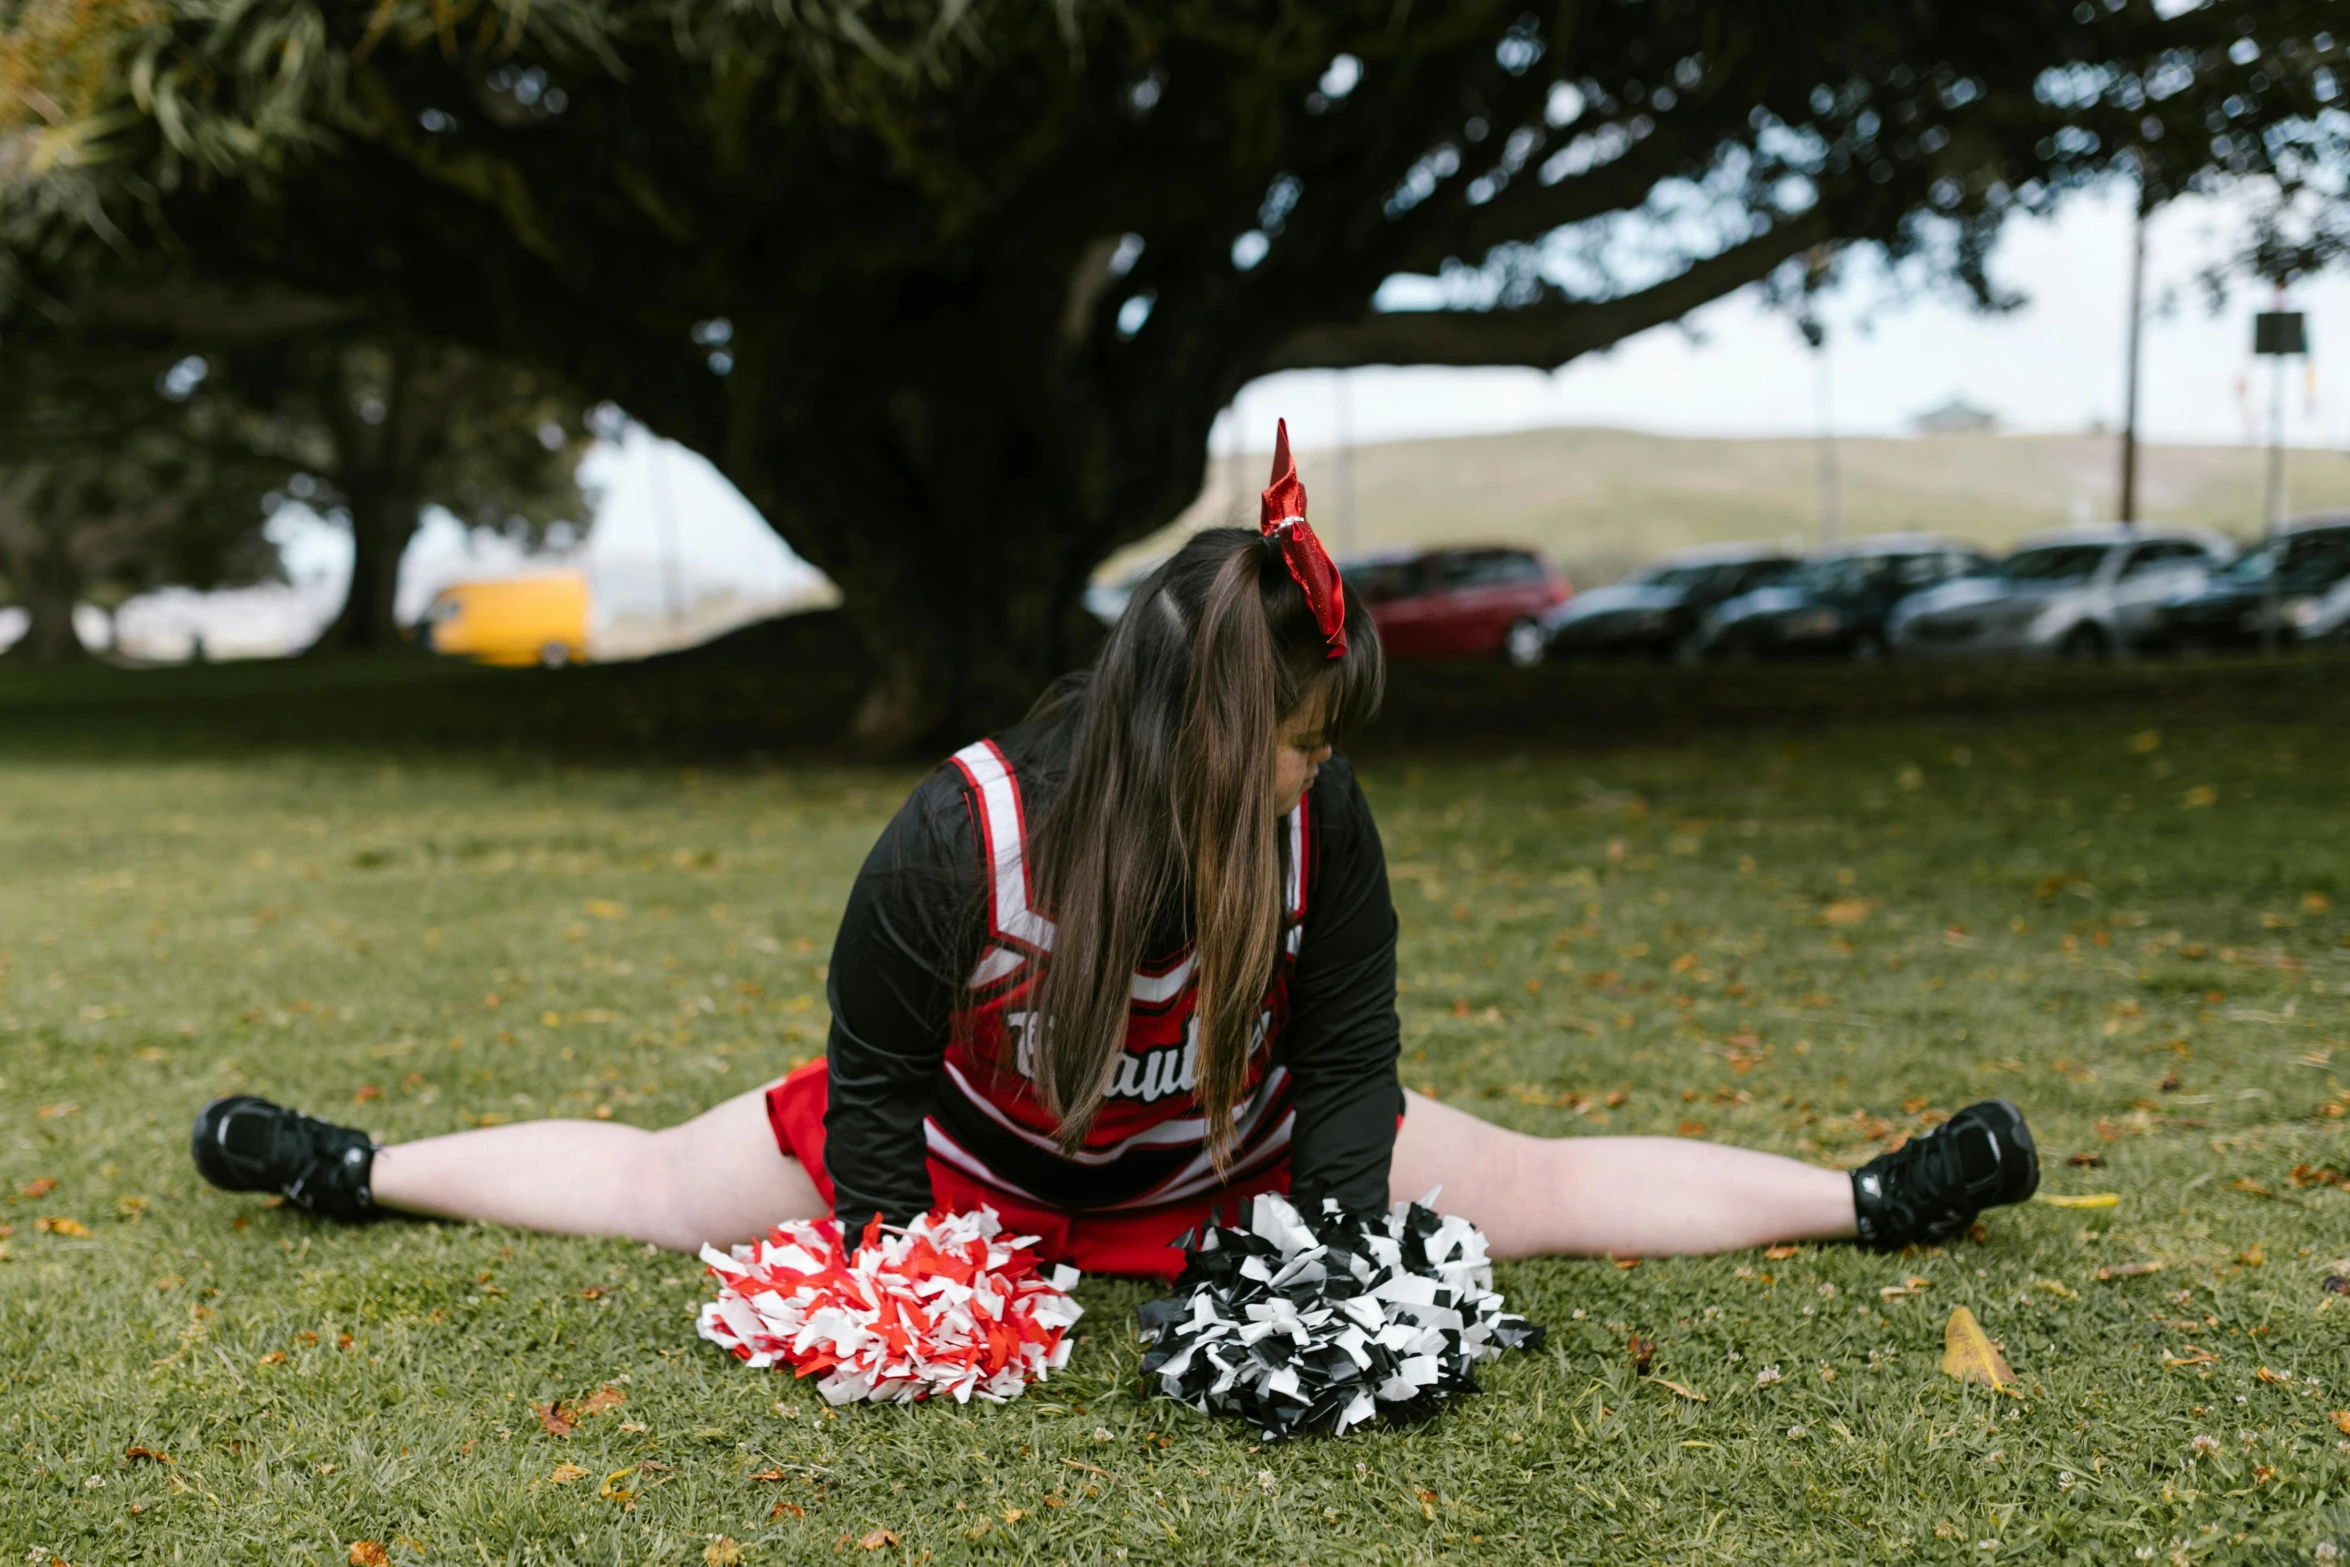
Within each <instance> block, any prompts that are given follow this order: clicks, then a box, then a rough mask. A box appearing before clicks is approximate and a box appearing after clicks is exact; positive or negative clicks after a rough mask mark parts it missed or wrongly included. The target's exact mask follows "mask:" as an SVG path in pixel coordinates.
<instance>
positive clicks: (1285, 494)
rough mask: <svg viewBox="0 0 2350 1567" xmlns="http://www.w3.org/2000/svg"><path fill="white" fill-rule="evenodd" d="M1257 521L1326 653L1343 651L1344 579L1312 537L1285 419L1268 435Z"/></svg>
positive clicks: (1338, 654) (1340, 655)
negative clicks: (1267, 472) (1268, 474)
mask: <svg viewBox="0 0 2350 1567" xmlns="http://www.w3.org/2000/svg"><path fill="white" fill-rule="evenodd" d="M1258 525H1259V526H1260V527H1261V528H1263V530H1264V534H1265V537H1266V539H1267V540H1269V541H1270V542H1271V543H1272V544H1273V546H1274V547H1275V548H1276V549H1278V550H1280V551H1281V563H1282V564H1283V565H1284V566H1287V567H1288V568H1289V574H1290V575H1291V576H1292V577H1295V578H1296V579H1297V585H1298V586H1299V587H1300V588H1303V589H1304V590H1305V595H1306V607H1307V608H1309V609H1311V610H1312V611H1313V612H1314V624H1315V625H1316V626H1319V627H1320V628H1321V631H1322V640H1323V641H1325V642H1327V643H1329V644H1330V652H1329V655H1328V656H1329V657H1331V658H1343V657H1344V656H1345V655H1346V584H1345V583H1344V582H1343V581H1341V580H1340V578H1339V575H1338V567H1337V566H1336V565H1335V564H1334V563H1333V562H1332V561H1331V559H1330V552H1329V551H1328V550H1326V549H1324V548H1322V541H1321V540H1320V539H1317V538H1315V537H1314V530H1313V528H1312V527H1311V526H1310V525H1309V524H1308V523H1307V522H1306V487H1305V486H1304V485H1303V484H1302V483H1300V482H1299V481H1298V477H1297V464H1296V463H1295V462H1293V461H1292V460H1291V459H1290V455H1289V421H1288V420H1286V419H1283V420H1281V421H1280V423H1279V424H1278V426H1277V427H1276V432H1275V434H1274V437H1273V482H1272V483H1271V484H1268V485H1266V486H1265V494H1264V499H1263V502H1262V509H1261V511H1260V512H1259V514H1258Z"/></svg>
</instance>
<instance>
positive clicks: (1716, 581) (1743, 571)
mask: <svg viewBox="0 0 2350 1567" xmlns="http://www.w3.org/2000/svg"><path fill="white" fill-rule="evenodd" d="M1794 567H1795V562H1794V561H1793V560H1792V559H1790V558H1789V557H1788V556H1787V555H1786V554H1784V553H1783V552H1781V551H1779V550H1775V549H1771V548H1769V547H1767V546H1764V545H1756V544H1715V545H1708V546H1706V547H1704V548H1701V549H1693V550H1682V551H1681V552H1680V553H1678V554H1674V555H1667V556H1666V557H1665V558H1664V559H1662V560H1655V561H1650V562H1649V563H1648V564H1647V565H1645V566H1642V567H1641V568H1640V569H1639V570H1637V571H1634V572H1632V573H1631V574H1630V575H1628V576H1626V577H1624V578H1623V579H1622V580H1621V581H1618V582H1611V583H1609V584H1608V585H1607V586H1606V587H1604V588H1592V589H1589V590H1588V591H1586V592H1582V593H1578V594H1576V595H1575V597H1574V598H1573V599H1571V600H1569V601H1568V602H1567V603H1565V604H1562V605H1560V606H1559V607H1558V608H1557V609H1554V610H1552V611H1550V613H1548V614H1546V615H1544V616H1543V617H1542V628H1543V630H1544V631H1546V632H1548V633H1549V634H1550V656H1551V657H1552V658H1554V659H1562V658H1578V657H1582V658H1602V657H1607V656H1610V655H1621V654H1645V655H1647V656H1649V657H1651V658H1679V659H1681V660H1683V661H1684V662H1686V661H1689V660H1691V659H1693V658H1694V656H1695V654H1696V650H1697V623H1698V621H1699V620H1701V619H1702V618H1703V617H1704V615H1705V613H1706V611H1707V610H1710V609H1712V608H1713V607H1714V606H1715V605H1716V604H1719V603H1721V602H1722V601H1723V600H1724V599H1733V598H1736V597H1737V596H1738V595H1739V594H1741V593H1751V592H1753V591H1754V590H1755V589H1756V588H1759V587H1764V586H1767V585H1768V584H1770V583H1773V582H1776V581H1778V580H1779V579H1780V578H1781V577H1784V576H1785V575H1786V574H1787V573H1788V572H1789V571H1792V570H1793V569H1794Z"/></svg>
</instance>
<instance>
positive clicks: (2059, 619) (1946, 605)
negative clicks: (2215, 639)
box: [1887, 522, 2236, 658]
mask: <svg viewBox="0 0 2350 1567" xmlns="http://www.w3.org/2000/svg"><path fill="white" fill-rule="evenodd" d="M2235 553H2236V551H2235V546H2234V545H2232V544H2230V543H2229V542H2228V541H2227V540H2226V539H2225V538H2223V537H2221V536H2220V535H2219V534H2216V533H2213V532H2210V531H2209V530H2207V529H2202V528H2172V527H2141V526H2134V525H2127V524H2123V523H2118V522H2095V523H2081V524H2077V525H2075V526H2073V527H2069V528H2056V529H2053V530H2051V531H2049V532H2047V533H2036V534H2033V535H2032V536H2031V537H2029V538H2027V539H2025V540H2024V541H2023V542H2022V543H2021V544H2018V545H2017V546H2016V548H2015V552H2014V553H2013V554H2011V555H2009V556H2008V557H2007V558H2006V559H2005V560H2003V561H2001V562H1999V563H1998V564H1997V565H1995V566H1993V567H1991V568H1990V570H1988V571H1986V572H1984V573H1983V574H1981V575H1979V576H1968V577H1960V578H1958V579H1956V580H1954V581H1950V582H1945V583H1943V584H1942V585H1941V586H1940V587H1936V588H1929V589H1927V590H1926V591H1925V592H1923V593H1916V594H1912V595H1911V596H1910V597H1908V598H1906V599H1904V600H1902V601H1901V603H1900V605H1899V606H1898V607H1896V608H1895V610H1894V611H1893V615H1892V618H1891V620H1890V621H1889V622H1888V625H1887V630H1888V634H1889V636H1890V639H1891V641H1892V644H1893V648H1894V651H1896V652H1898V653H1900V654H1902V655H1904V656H1906V657H1919V658H1965V657H1998V656H2009V657H2014V656H2034V655H2037V656H2041V657H2057V658H2104V657H2107V656H2110V655H2112V654H2115V653H2123V652H2128V651H2130V650H2131V649H2132V648H2134V647H2135V646H2136V645H2137V643H2138V640H2139V638H2140V637H2141V636H2142V635H2143V634H2144V632H2145V629H2146V624H2147V620H2148V617H2149V616H2150V615H2151V614H2152V613H2153V612H2154V609H2155V608H2156V606H2157V605H2159V604H2161V603H2163V602H2164V601H2165V600H2167V599H2170V598H2173V597H2176V596H2178V595H2179V594H2181V593H2189V592H2193V591H2194V590H2195V589H2196V588H2198V587H2200V586H2202V584H2203V582H2204V580H2205V578H2206V577H2207V576H2208V575H2209V573H2210V571H2211V569H2212V568H2213V567H2215V566H2224V565H2226V564H2227V563H2228V562H2229V561H2230V560H2232V559H2233V558H2234V557H2235Z"/></svg>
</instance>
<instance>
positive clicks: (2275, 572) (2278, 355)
mask: <svg viewBox="0 0 2350 1567" xmlns="http://www.w3.org/2000/svg"><path fill="white" fill-rule="evenodd" d="M2284 306H2285V290H2284V287H2283V286H2282V285H2281V284H2280V285H2279V286H2278V288H2277V299H2276V308H2275V309H2273V310H2264V311H2262V312H2261V313H2260V314H2258V315H2257V316H2254V317H2253V318H2252V352H2253V353H2254V354H2256V355H2258V356H2259V357H2261V358H2263V359H2266V360H2267V361H2268V362H2269V391H2268V495H2267V501H2266V504H2265V505H2264V506H2263V508H2262V510H2263V511H2264V512H2265V513H2266V515H2267V522H2268V526H2267V530H2266V532H2267V542H2268V547H2269V549H2270V550H2271V551H2273V555H2272V558H2271V559H2270V562H2269V569H2268V585H2267V588H2266V590H2265V591H2264V592H2263V593H2262V594H2261V607H2260V650H2261V651H2262V652H2263V653H2274V652H2275V651H2276V650H2277V642H2278V640H2279V639H2278V635H2277V633H2278V631H2279V629H2280V628H2279V626H2278V619H2279V617H2280V615H2281V613H2282V610H2283V605H2282V604H2281V603H2280V596H2281V592H2282V589H2283V587H2284V580H2283V579H2284V575H2285V537H2284V533H2285V361H2286V360H2287V359H2289V358H2291V357H2292V356H2294V355H2295V354H2306V353H2308V352H2309V333H2308V328H2307V325H2306V323H2305V322H2304V320H2303V318H2302V315H2301V312H2300V311H2298V310H2287V309H2285V308H2284Z"/></svg>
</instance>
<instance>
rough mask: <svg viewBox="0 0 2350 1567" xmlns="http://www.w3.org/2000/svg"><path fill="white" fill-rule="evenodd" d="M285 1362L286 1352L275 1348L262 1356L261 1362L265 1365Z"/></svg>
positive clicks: (276, 1364) (277, 1364)
mask: <svg viewBox="0 0 2350 1567" xmlns="http://www.w3.org/2000/svg"><path fill="white" fill-rule="evenodd" d="M285 1363H286V1352H285V1351H284V1350H282V1349H273V1350H271V1351H270V1352H269V1353H268V1354H266V1355H264V1356H262V1357H261V1364H263V1365H265V1366H282V1365H284V1364H285Z"/></svg>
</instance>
